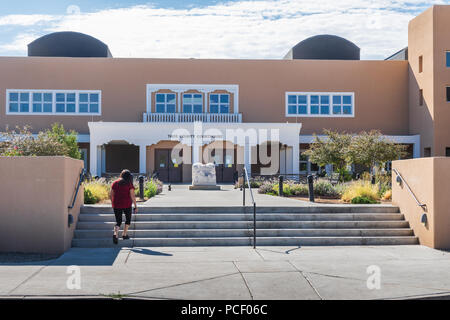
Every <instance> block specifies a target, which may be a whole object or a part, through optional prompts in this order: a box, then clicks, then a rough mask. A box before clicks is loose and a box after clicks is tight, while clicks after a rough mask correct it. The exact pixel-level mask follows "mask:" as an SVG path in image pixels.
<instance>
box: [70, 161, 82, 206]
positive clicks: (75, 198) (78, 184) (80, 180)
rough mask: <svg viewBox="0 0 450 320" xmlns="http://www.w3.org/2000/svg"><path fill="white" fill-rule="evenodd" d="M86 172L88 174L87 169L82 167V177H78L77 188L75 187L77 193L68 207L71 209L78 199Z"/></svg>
mask: <svg viewBox="0 0 450 320" xmlns="http://www.w3.org/2000/svg"><path fill="white" fill-rule="evenodd" d="M85 174H86V169H84V168H82V169H81V172H80V177H79V179H78V183H77V188H76V189H75V195H74V196H73V199H72V204H71V205H70V206H69V207H68V208H69V209H72V208H73V207H74V206H75V201H76V200H77V196H78V191H79V190H80V186H81V184H82V183H83V180H84V176H85Z"/></svg>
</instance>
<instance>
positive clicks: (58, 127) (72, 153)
mask: <svg viewBox="0 0 450 320" xmlns="http://www.w3.org/2000/svg"><path fill="white" fill-rule="evenodd" d="M46 134H47V135H48V136H49V137H53V138H55V139H56V140H58V141H59V142H60V143H62V144H64V145H66V146H67V149H68V152H67V156H69V157H71V158H74V159H81V152H80V149H79V148H78V143H77V133H76V132H75V131H74V130H71V131H70V132H66V130H64V126H63V125H62V124H59V123H54V124H52V128H51V130H47V131H46Z"/></svg>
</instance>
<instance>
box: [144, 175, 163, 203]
mask: <svg viewBox="0 0 450 320" xmlns="http://www.w3.org/2000/svg"><path fill="white" fill-rule="evenodd" d="M162 187H163V184H162V182H161V181H159V180H157V179H155V180H154V179H151V180H150V181H147V183H145V184H144V197H146V198H148V199H150V198H152V197H154V196H156V195H157V194H160V193H161V192H162Z"/></svg>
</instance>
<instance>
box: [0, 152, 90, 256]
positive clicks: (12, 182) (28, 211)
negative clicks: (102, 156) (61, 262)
mask: <svg viewBox="0 0 450 320" xmlns="http://www.w3.org/2000/svg"><path fill="white" fill-rule="evenodd" d="M82 168H83V161H81V160H75V159H71V158H68V157H0V177H1V179H2V183H1V185H0V204H1V205H0V217H1V223H0V251H2V252H39V253H57V254H59V253H63V252H64V251H66V250H67V249H69V248H70V246H71V241H72V237H73V232H74V229H75V225H76V222H77V220H78V215H79V212H80V206H81V205H82V204H83V201H84V197H83V189H82V187H81V188H80V190H79V193H78V197H77V201H76V203H75V206H74V208H72V209H68V206H69V205H70V204H71V202H72V198H73V195H74V192H75V187H76V184H77V182H78V179H79V174H80V171H81V169H82ZM69 213H70V214H72V215H73V217H74V223H73V224H72V225H71V227H70V228H69V227H68V215H69Z"/></svg>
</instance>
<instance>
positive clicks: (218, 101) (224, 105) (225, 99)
mask: <svg viewBox="0 0 450 320" xmlns="http://www.w3.org/2000/svg"><path fill="white" fill-rule="evenodd" d="M209 112H211V113H230V95H229V94H228V93H212V94H210V95H209Z"/></svg>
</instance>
